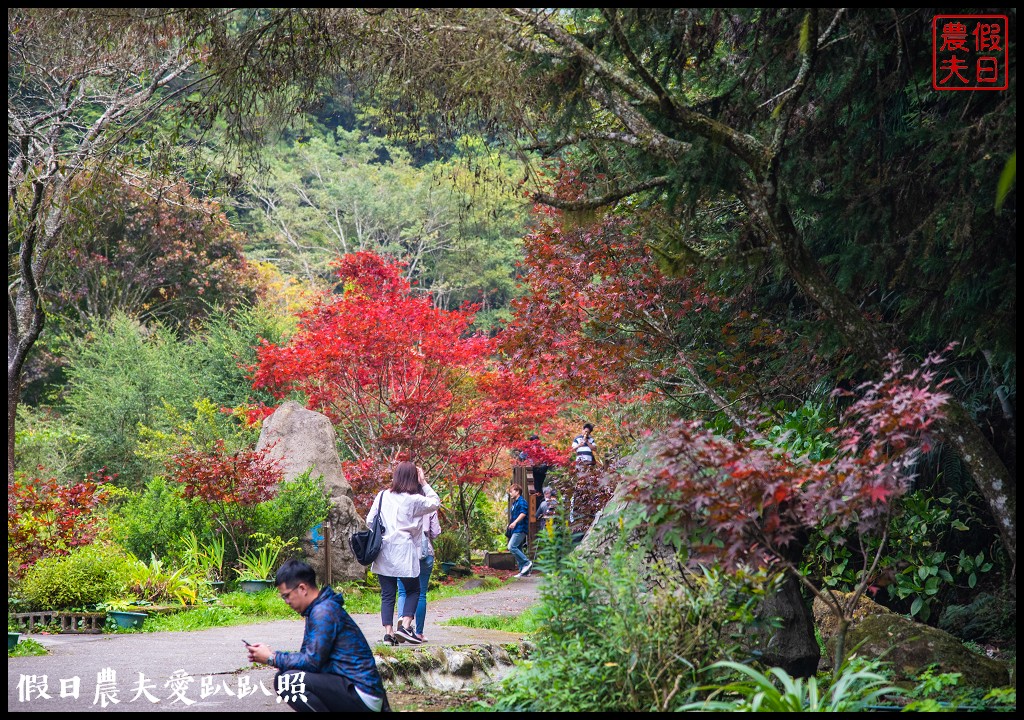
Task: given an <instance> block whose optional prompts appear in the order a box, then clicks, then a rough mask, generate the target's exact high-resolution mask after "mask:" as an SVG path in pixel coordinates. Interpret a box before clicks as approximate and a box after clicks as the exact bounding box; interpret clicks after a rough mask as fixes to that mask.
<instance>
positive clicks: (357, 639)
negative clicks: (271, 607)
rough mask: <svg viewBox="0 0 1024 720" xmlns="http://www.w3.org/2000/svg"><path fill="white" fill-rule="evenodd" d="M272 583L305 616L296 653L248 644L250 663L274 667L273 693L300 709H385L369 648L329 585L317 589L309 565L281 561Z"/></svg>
mask: <svg viewBox="0 0 1024 720" xmlns="http://www.w3.org/2000/svg"><path fill="white" fill-rule="evenodd" d="M274 584H275V585H277V591H278V592H279V593H281V599H282V600H284V601H285V602H286V603H288V607H290V608H291V609H292V610H294V611H295V612H297V613H299V614H300V615H302V616H303V617H305V618H306V631H305V633H304V634H303V636H302V648H301V649H300V650H299V651H298V652H281V651H276V652H275V651H274V650H272V649H271V648H270V647H269V646H267V645H264V644H262V643H257V644H256V645H249V646H248V650H249V660H250V662H259V663H263V664H264V665H272V666H273V667H276V668H278V670H279V672H278V673H277V677H276V678H275V679H274V686H275V688H276V689H277V693H278V695H280V696H281V697H282V698H283V699H284V700H285V701H286V702H287V703H288V704H289V705H290V706H291V707H292V709H294V710H298V711H299V712H310V711H313V712H343V711H362V712H381V711H390V710H391V708H390V707H389V706H388V697H387V693H385V691H384V681H383V680H381V677H380V673H379V672H378V671H377V661H376V660H375V659H374V657H373V651H372V650H371V649H370V644H369V643H368V642H366V637H365V636H364V635H363V632H362V631H361V630H360V629H359V626H358V625H356V623H355V621H354V620H353V619H352V616H351V615H349V614H348V612H346V611H345V608H344V605H345V601H344V599H343V598H342V597H341V595H339V594H337V593H335V592H334V590H332V589H331V587H330V586H329V585H325V586H324V587H323V588H317V585H316V573H315V572H314V571H313V568H311V567H310V566H309V565H308V564H306V563H304V562H302V561H300V560H288V561H287V562H285V564H284V565H282V566H281V568H280V569H279V570H278V571H277V575H276V577H275V578H274Z"/></svg>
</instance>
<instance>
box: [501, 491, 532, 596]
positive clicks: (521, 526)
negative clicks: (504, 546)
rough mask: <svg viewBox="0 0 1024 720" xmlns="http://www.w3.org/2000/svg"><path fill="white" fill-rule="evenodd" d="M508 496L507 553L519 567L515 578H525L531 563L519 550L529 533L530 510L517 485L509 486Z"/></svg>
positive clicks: (530, 568)
mask: <svg viewBox="0 0 1024 720" xmlns="http://www.w3.org/2000/svg"><path fill="white" fill-rule="evenodd" d="M508 494H509V501H510V503H511V505H510V506H509V509H508V530H507V533H508V536H509V537H508V551H509V552H510V553H512V557H514V558H515V559H516V565H518V566H519V574H518V575H517V577H526V576H527V575H529V574H530V570H532V569H533V563H532V562H530V558H528V557H526V553H524V552H523V551H522V550H521V547H522V545H523V543H525V542H526V535H527V533H528V531H529V525H530V520H529V518H530V509H529V507H528V506H527V504H526V498H524V497H523V495H522V491H521V490H520V489H519V486H518V485H509V486H508Z"/></svg>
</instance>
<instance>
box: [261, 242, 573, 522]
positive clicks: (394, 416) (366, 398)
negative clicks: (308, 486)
mask: <svg viewBox="0 0 1024 720" xmlns="http://www.w3.org/2000/svg"><path fill="white" fill-rule="evenodd" d="M403 267H404V265H403V264H402V263H401V262H396V261H388V260H386V259H385V258H382V257H380V256H378V255H375V254H373V253H367V252H360V253H354V254H350V255H346V256H344V257H342V258H341V259H340V260H338V261H337V262H336V263H335V268H336V270H337V274H338V277H339V279H340V281H341V287H342V288H343V292H342V294H341V295H331V296H327V297H324V298H322V299H321V300H320V301H319V302H318V303H317V304H316V305H315V306H314V307H313V308H311V309H310V310H308V311H307V312H305V313H303V314H302V315H301V316H300V323H299V329H298V331H297V332H296V333H295V335H294V336H293V337H292V338H291V339H290V340H289V342H288V343H287V344H284V345H280V346H278V345H271V344H266V345H264V346H263V347H261V348H259V350H258V363H257V365H256V367H255V368H254V374H253V386H254V387H255V388H265V389H267V390H269V391H270V392H272V393H273V394H274V396H275V397H277V398H283V397H285V396H286V395H288V394H289V393H296V392H297V393H301V394H302V395H304V396H305V399H306V405H307V407H309V408H310V409H313V410H317V411H320V412H322V413H324V414H325V415H327V416H328V417H329V418H331V420H332V422H334V424H335V425H336V427H337V428H338V432H339V434H340V436H341V438H342V441H343V444H344V445H345V447H346V449H347V450H348V452H349V453H350V457H349V458H348V459H347V461H346V462H345V463H344V465H345V473H346V476H347V477H348V479H349V482H350V483H351V484H352V487H353V491H354V494H355V498H354V500H355V502H356V507H357V508H359V510H360V511H361V512H365V511H366V510H367V509H368V508H369V505H370V502H371V501H372V499H373V496H374V495H375V493H376V491H377V490H378V489H379V488H381V487H383V486H384V485H385V484H387V483H389V482H390V478H391V470H390V468H391V467H393V464H394V462H395V461H396V460H398V459H406V458H408V459H413V460H414V461H415V462H416V463H417V464H419V465H420V466H422V467H423V468H424V470H425V471H426V472H427V474H428V477H429V478H430V479H431V480H432V481H436V480H437V479H441V480H443V481H445V485H444V486H443V487H442V489H445V487H447V489H449V490H451V491H452V492H451V497H450V498H449V500H453V501H454V502H455V503H457V505H458V510H459V514H460V515H461V516H462V520H463V523H464V527H465V528H466V530H467V532H468V520H469V513H470V512H471V510H472V506H473V504H475V502H476V498H477V497H478V495H479V492H480V490H481V488H482V487H483V485H484V484H485V483H486V482H487V481H489V480H492V479H495V478H497V477H498V476H499V475H500V474H501V473H502V472H504V467H503V466H504V463H503V462H502V460H503V459H504V458H506V457H507V451H508V449H509V448H510V447H512V446H513V445H514V444H515V443H516V442H517V441H520V440H521V439H522V438H523V437H525V436H526V435H528V434H529V433H530V432H531V431H533V430H534V429H535V428H538V427H541V426H542V425H543V424H544V423H545V422H546V421H547V420H548V419H549V418H551V417H552V416H553V415H554V413H555V412H556V410H557V404H556V402H555V401H554V400H552V398H551V393H550V388H549V387H548V385H547V384H546V383H544V382H541V381H538V380H535V379H532V378H529V377H527V376H525V375H524V374H523V373H521V372H516V371H514V370H513V369H511V368H510V367H508V366H502V365H500V364H499V363H497V362H495V361H494V359H493V358H492V355H493V352H494V349H495V340H494V339H493V338H490V337H488V336H486V335H483V334H480V333H474V332H472V330H471V326H472V321H473V309H472V308H464V309H461V310H456V311H450V310H443V309H439V308H437V307H435V306H434V304H433V302H432V300H431V297H430V296H429V295H428V294H426V293H416V292H414V289H413V287H412V284H411V283H410V282H409V281H408V280H407V279H406V278H405V277H404V275H403V272H402V270H403Z"/></svg>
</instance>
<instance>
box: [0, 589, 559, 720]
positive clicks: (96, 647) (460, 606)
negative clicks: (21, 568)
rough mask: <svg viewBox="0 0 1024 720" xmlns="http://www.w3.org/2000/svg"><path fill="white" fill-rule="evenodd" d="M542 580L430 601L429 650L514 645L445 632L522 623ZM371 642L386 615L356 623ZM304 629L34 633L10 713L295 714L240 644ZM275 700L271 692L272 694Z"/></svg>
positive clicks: (505, 636)
mask: <svg viewBox="0 0 1024 720" xmlns="http://www.w3.org/2000/svg"><path fill="white" fill-rule="evenodd" d="M540 581H541V580H540V577H539V576H538V575H536V574H535V575H533V576H531V577H528V578H522V579H516V580H512V581H511V582H509V583H507V584H506V585H505V586H503V587H502V588H499V589H498V590H492V591H489V592H485V593H480V594H478V595H468V596H464V597H458V598H450V599H447V600H437V601H431V602H430V603H429V604H428V606H427V626H426V628H424V633H425V634H426V636H427V638H428V640H429V644H431V645H446V646H457V645H488V644H503V643H510V642H516V641H518V640H519V636H518V635H516V634H514V633H507V632H503V631H498V630H482V629H475V628H467V627H462V626H446V625H439V624H437V623H440V622H442V621H444V620H447V619H449V618H453V617H458V616H466V615H475V614H479V615H518V614H519V613H521V612H523V611H524V610H525V609H526V608H528V607H529V606H530V605H532V604H533V603H534V602H536V599H537V591H538V584H539V583H540ZM352 617H353V618H354V619H355V620H356V622H357V623H358V624H359V627H360V628H361V629H362V631H363V634H365V635H366V638H367V639H368V640H369V641H370V643H371V644H374V645H375V644H376V643H378V642H379V641H380V639H381V638H382V636H383V630H382V628H381V624H380V616H379V615H377V614H372V615H364V614H359V615H353V616H352ZM302 628H303V621H302V619H301V618H299V617H298V616H296V619H295V620H276V621H271V622H265V623H258V624H255V625H235V626H231V627H221V628H211V629H209V630H197V631H194V632H159V633H141V634H128V635H32V636H31V637H32V638H33V639H35V640H37V641H39V642H41V643H43V644H45V645H46V646H47V647H48V649H49V650H50V654H49V655H45V656H42V657H17V658H9V659H8V661H7V710H8V712H253V711H264V712H265V711H279V712H280V711H284V712H290V709H289V708H288V706H287V705H285V704H283V703H280V704H279V703H277V697H276V695H275V694H273V692H272V685H273V678H274V674H275V672H276V671H275V670H274V669H273V668H266V667H263V666H260V667H254V666H252V665H250V664H248V662H247V660H246V653H245V647H244V646H243V644H242V640H243V639H245V640H248V641H249V642H252V643H256V642H264V643H267V644H269V645H270V646H271V647H272V648H274V649H275V650H296V649H298V647H299V645H300V644H301V642H302ZM267 693H270V694H269V695H268V694H267Z"/></svg>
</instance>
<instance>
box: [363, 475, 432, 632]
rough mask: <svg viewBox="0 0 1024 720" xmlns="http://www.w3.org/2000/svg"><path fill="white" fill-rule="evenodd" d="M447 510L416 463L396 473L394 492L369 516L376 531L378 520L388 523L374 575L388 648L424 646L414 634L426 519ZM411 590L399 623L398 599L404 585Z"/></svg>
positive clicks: (383, 494) (380, 500)
mask: <svg viewBox="0 0 1024 720" xmlns="http://www.w3.org/2000/svg"><path fill="white" fill-rule="evenodd" d="M439 507H441V499H440V498H439V497H438V496H437V493H436V492H434V489H433V488H431V487H430V485H429V483H427V480H426V477H424V475H423V474H422V472H421V471H420V469H419V468H418V467H416V464H415V463H412V462H408V461H406V462H401V463H399V464H398V466H397V467H396V468H395V472H394V478H393V480H392V483H391V488H390V489H388V490H384V491H383V492H381V493H380V494H378V495H377V497H376V499H375V500H374V502H373V506H372V507H371V508H370V512H369V513H367V515H366V524H367V525H370V524H371V523H372V522H373V520H374V518H376V517H377V515H378V514H380V515H381V517H382V518H383V519H384V527H385V532H384V540H383V543H382V545H381V549H380V555H378V556H377V559H376V560H374V561H373V563H372V564H371V565H370V570H372V571H373V573H374V574H375V575H376V576H377V579H378V580H379V581H380V620H381V624H382V625H383V626H384V642H387V643H391V644H392V645H397V644H398V643H400V642H407V643H412V644H413V645H419V644H420V643H422V642H423V641H422V640H421V639H420V638H418V637H417V636H416V631H415V629H414V628H413V622H414V616H415V615H416V606H417V605H418V604H419V601H420V553H421V552H422V551H421V548H422V546H423V517H424V516H427V515H430V513H432V512H434V511H435V510H437V509H438V508H439ZM399 579H401V581H402V584H403V586H404V588H405V593H406V595H405V599H404V601H403V602H404V604H403V606H402V608H400V609H399V618H398V626H397V627H396V626H395V624H394V620H395V596H396V594H397V590H398V581H399Z"/></svg>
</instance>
